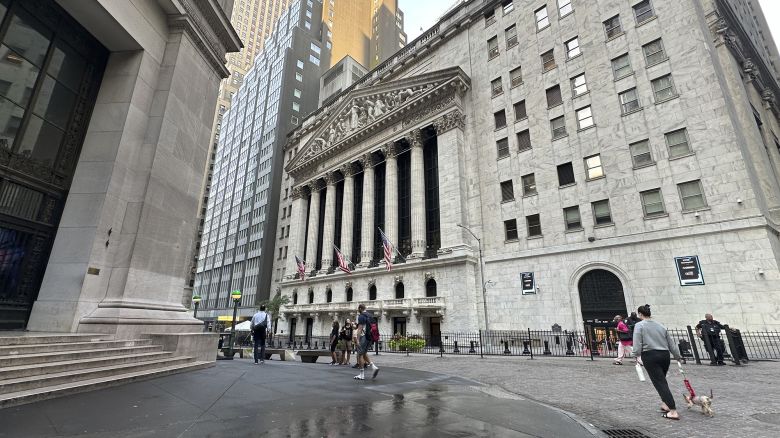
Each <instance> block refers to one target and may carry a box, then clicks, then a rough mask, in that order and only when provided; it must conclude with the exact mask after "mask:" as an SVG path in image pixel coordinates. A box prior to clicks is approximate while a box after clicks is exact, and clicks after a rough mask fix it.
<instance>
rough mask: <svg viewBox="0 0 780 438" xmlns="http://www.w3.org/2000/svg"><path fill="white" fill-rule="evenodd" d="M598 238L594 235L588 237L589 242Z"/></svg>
mask: <svg viewBox="0 0 780 438" xmlns="http://www.w3.org/2000/svg"><path fill="white" fill-rule="evenodd" d="M595 241H596V238H595V237H593V236H590V237H588V242H595Z"/></svg>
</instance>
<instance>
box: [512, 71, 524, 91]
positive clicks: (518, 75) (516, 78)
mask: <svg viewBox="0 0 780 438" xmlns="http://www.w3.org/2000/svg"><path fill="white" fill-rule="evenodd" d="M509 80H510V81H511V86H512V87H513V88H514V87H516V86H518V85H520V84H522V83H523V71H522V69H521V68H520V67H517V68H516V69H514V70H512V71H510V72H509Z"/></svg>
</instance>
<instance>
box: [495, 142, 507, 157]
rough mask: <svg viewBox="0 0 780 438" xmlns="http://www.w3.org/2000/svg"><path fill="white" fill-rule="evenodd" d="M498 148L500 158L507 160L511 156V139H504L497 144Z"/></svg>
mask: <svg viewBox="0 0 780 438" xmlns="http://www.w3.org/2000/svg"><path fill="white" fill-rule="evenodd" d="M496 148H497V149H498V158H506V157H508V156H509V139H506V138H502V139H501V140H498V141H497V142H496Z"/></svg>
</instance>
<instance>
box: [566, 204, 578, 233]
mask: <svg viewBox="0 0 780 438" xmlns="http://www.w3.org/2000/svg"><path fill="white" fill-rule="evenodd" d="M563 220H564V221H565V222H566V230H567V231H568V230H581V229H582V218H580V207H579V206H577V205H575V206H574V207H568V208H564V209H563Z"/></svg>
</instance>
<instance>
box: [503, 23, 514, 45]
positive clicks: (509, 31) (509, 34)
mask: <svg viewBox="0 0 780 438" xmlns="http://www.w3.org/2000/svg"><path fill="white" fill-rule="evenodd" d="M505 36H506V48H507V49H509V48H511V47H514V46H516V45H517V26H515V25H514V24H513V25H511V26H509V27H507V28H506V31H505Z"/></svg>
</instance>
